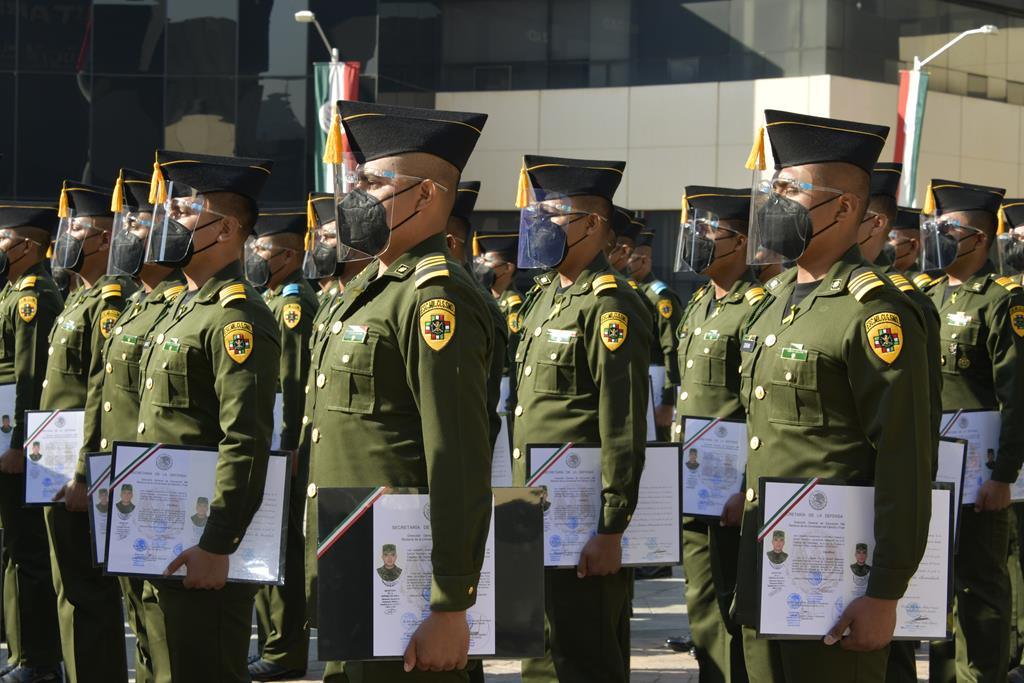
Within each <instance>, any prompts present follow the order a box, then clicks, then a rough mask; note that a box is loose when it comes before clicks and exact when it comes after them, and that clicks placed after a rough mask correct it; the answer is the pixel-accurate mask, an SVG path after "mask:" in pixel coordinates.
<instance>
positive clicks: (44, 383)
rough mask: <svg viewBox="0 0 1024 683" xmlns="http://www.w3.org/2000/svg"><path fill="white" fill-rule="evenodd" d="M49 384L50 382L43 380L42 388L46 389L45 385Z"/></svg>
mask: <svg viewBox="0 0 1024 683" xmlns="http://www.w3.org/2000/svg"><path fill="white" fill-rule="evenodd" d="M49 383H50V380H48V379H44V380H43V388H44V389H45V388H46V385H47V384H49Z"/></svg>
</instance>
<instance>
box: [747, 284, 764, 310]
mask: <svg viewBox="0 0 1024 683" xmlns="http://www.w3.org/2000/svg"><path fill="white" fill-rule="evenodd" d="M743 298H744V299H746V300H747V304H749V305H750V306H753V305H754V304H756V303H757V302H759V301H760V300H761V299H763V298H764V287H751V288H750V289H748V290H747V291H746V293H745V294H744V295H743Z"/></svg>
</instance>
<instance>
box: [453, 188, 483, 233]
mask: <svg viewBox="0 0 1024 683" xmlns="http://www.w3.org/2000/svg"><path fill="white" fill-rule="evenodd" d="M479 196H480V181H478V180H467V181H464V182H461V183H459V189H458V191H457V192H456V193H455V204H454V205H453V206H452V215H453V216H455V217H456V218H461V219H462V220H464V221H466V222H467V223H469V224H470V226H471V227H470V229H472V221H470V220H469V218H470V216H472V215H473V209H474V207H476V200H477V198H478V197H479Z"/></svg>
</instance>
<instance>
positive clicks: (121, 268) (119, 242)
mask: <svg viewBox="0 0 1024 683" xmlns="http://www.w3.org/2000/svg"><path fill="white" fill-rule="evenodd" d="M145 258H146V243H145V242H144V241H143V240H142V239H141V238H140V237H139V236H138V235H136V234H134V233H131V232H128V231H126V230H125V231H121V232H119V233H117V234H116V235H114V239H112V240H111V242H110V265H111V269H112V270H114V271H116V272H117V273H118V274H120V275H128V276H131V277H135V276H136V275H138V274H139V271H141V270H142V263H143V261H144V260H145Z"/></svg>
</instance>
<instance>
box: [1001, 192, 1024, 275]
mask: <svg viewBox="0 0 1024 683" xmlns="http://www.w3.org/2000/svg"><path fill="white" fill-rule="evenodd" d="M999 210H1000V211H1001V212H1002V219H1001V222H1000V225H1001V227H1002V230H1001V232H1000V234H999V236H998V238H997V239H996V245H997V247H998V253H999V272H1001V273H1002V274H1003V275H1007V276H1009V277H1010V278H1012V279H1013V281H1014V282H1016V283H1017V284H1018V285H1019V284H1022V283H1024V198H1021V199H1004V200H1003V205H1002V206H1001V207H999Z"/></svg>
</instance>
